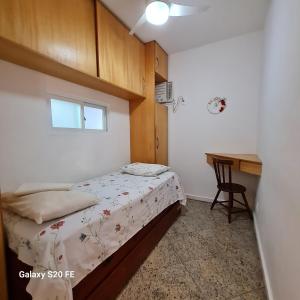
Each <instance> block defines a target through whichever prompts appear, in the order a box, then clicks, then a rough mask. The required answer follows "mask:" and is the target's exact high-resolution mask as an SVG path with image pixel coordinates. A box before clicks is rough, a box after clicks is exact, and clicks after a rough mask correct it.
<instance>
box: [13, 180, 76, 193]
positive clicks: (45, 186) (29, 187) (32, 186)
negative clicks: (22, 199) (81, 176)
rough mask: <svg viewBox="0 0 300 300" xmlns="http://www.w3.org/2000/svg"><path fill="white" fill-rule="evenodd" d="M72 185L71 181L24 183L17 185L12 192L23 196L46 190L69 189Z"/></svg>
mask: <svg viewBox="0 0 300 300" xmlns="http://www.w3.org/2000/svg"><path fill="white" fill-rule="evenodd" d="M72 186H73V184H72V183H52V182H45V183H38V182H37V183H24V184H22V185H21V186H19V187H18V189H17V190H16V191H15V192H14V195H15V196H25V195H29V194H34V193H39V192H46V191H69V190H70V189H71V187H72Z"/></svg>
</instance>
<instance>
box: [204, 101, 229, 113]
mask: <svg viewBox="0 0 300 300" xmlns="http://www.w3.org/2000/svg"><path fill="white" fill-rule="evenodd" d="M226 102H227V99H226V98H220V97H215V98H213V99H211V100H209V101H208V103H207V110H208V111H209V112H210V113H211V114H214V115H216V114H219V113H221V112H222V111H224V109H225V108H226V106H227V103H226Z"/></svg>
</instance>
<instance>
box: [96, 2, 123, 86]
mask: <svg viewBox="0 0 300 300" xmlns="http://www.w3.org/2000/svg"><path fill="white" fill-rule="evenodd" d="M97 28H98V30H97V34H98V51H99V53H98V56H99V69H100V70H99V71H100V78H101V79H104V80H106V81H108V82H111V83H113V84H115V85H118V86H120V87H123V88H128V83H127V82H128V80H127V74H128V73H127V51H126V38H127V34H128V33H127V29H126V28H125V26H124V25H123V24H122V23H121V22H120V21H119V20H118V19H117V18H116V17H115V16H114V15H112V14H111V12H110V11H109V10H108V9H106V8H105V7H104V6H103V5H102V4H100V3H99V2H98V1H97Z"/></svg>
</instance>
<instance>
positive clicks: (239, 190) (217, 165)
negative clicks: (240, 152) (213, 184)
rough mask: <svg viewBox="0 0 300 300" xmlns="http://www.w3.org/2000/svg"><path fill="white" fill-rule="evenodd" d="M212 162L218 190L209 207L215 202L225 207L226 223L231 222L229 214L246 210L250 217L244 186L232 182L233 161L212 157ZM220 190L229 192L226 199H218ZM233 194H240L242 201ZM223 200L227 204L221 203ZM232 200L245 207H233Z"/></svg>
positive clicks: (212, 206)
mask: <svg viewBox="0 0 300 300" xmlns="http://www.w3.org/2000/svg"><path fill="white" fill-rule="evenodd" d="M213 163H214V169H215V173H216V178H217V187H218V192H217V195H216V197H215V199H214V201H213V203H212V205H211V208H210V209H213V208H214V206H215V205H216V204H217V203H219V204H220V205H222V206H223V207H225V208H226V209H227V211H228V223H231V215H232V214H234V213H240V212H248V214H249V216H250V218H251V219H252V213H251V210H250V208H249V205H248V201H247V198H246V195H245V192H246V187H244V186H243V185H241V184H237V183H232V176H231V166H232V165H233V161H232V160H221V159H217V158H213ZM227 170H228V176H226V175H227V174H226V173H227ZM221 192H226V193H229V200H228V201H218V197H219V195H220V193H221ZM234 194H242V197H243V200H244V203H242V202H240V201H238V200H236V199H234V197H233V196H234ZM224 202H227V203H228V205H224V204H223V203H224ZM233 202H238V203H239V204H241V205H242V206H244V207H246V208H245V209H239V208H235V207H233Z"/></svg>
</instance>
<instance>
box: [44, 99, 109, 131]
mask: <svg viewBox="0 0 300 300" xmlns="http://www.w3.org/2000/svg"><path fill="white" fill-rule="evenodd" d="M50 104H51V116H52V127H54V128H73V129H94V130H102V131H104V130H107V126H106V107H104V106H100V105H94V104H89V103H80V102H72V101H67V100H59V99H51V100H50Z"/></svg>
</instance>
